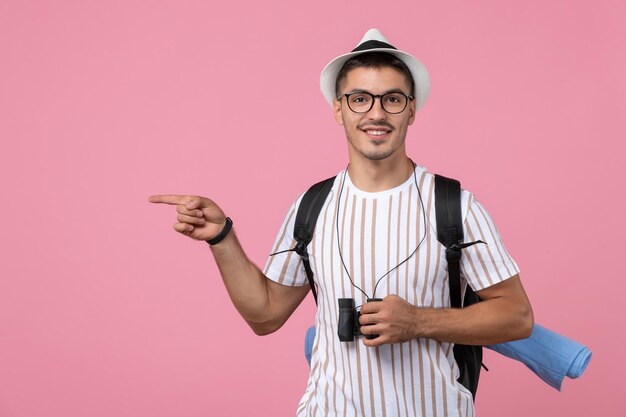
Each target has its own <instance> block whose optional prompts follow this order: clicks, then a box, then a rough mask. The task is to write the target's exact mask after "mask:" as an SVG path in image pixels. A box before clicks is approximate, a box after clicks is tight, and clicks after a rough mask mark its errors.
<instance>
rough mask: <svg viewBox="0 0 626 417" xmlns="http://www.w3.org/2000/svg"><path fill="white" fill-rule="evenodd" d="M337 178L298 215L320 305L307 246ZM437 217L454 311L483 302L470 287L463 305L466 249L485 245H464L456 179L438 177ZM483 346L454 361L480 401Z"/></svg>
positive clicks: (315, 192) (297, 233) (299, 240)
mask: <svg viewBox="0 0 626 417" xmlns="http://www.w3.org/2000/svg"><path fill="white" fill-rule="evenodd" d="M334 182H335V177H332V178H328V179H326V180H324V181H320V182H318V183H317V184H314V185H313V186H311V188H309V190H308V191H307V192H306V193H305V194H304V196H303V197H302V200H301V202H300V206H299V207H298V213H297V214H296V222H295V227H294V238H295V240H296V247H295V248H294V251H295V252H296V253H297V254H298V255H299V256H300V257H301V258H302V261H303V264H304V270H305V272H306V275H307V278H308V281H309V285H310V286H311V292H312V293H313V298H314V299H315V303H316V304H317V290H316V288H315V282H314V280H313V271H312V270H311V264H310V263H309V257H308V253H307V246H308V245H309V243H310V242H311V240H312V239H313V232H314V231H315V224H316V222H317V218H318V217H319V213H320V211H321V210H322V206H323V205H324V202H325V200H326V197H327V196H328V194H329V192H330V190H331V188H332V186H333V183H334ZM435 213H436V219H437V240H438V241H439V242H440V243H441V244H442V245H443V246H444V247H445V248H446V260H447V262H448V279H449V285H450V304H451V307H453V308H461V307H462V306H469V305H471V304H474V303H477V302H479V301H480V299H479V297H478V295H476V293H475V292H474V291H473V290H472V289H471V288H470V286H469V285H466V288H465V296H464V302H463V303H461V294H462V291H461V273H460V265H459V264H460V260H461V256H462V249H464V248H466V247H468V246H471V245H473V244H476V243H484V242H482V241H476V242H469V243H463V240H464V237H463V221H462V215H461V184H460V183H459V182H458V181H457V180H454V179H451V178H446V177H443V176H441V175H435ZM482 357H483V352H482V346H470V345H461V344H455V345H454V359H455V360H456V363H457V366H458V367H459V371H460V376H459V379H458V382H460V383H461V384H462V385H463V386H464V387H465V388H467V389H468V390H469V391H470V392H471V393H472V397H473V398H474V399H475V398H476V390H477V389H478V378H479V376H480V369H481V367H484V368H485V369H486V370H487V368H486V367H485V366H484V365H483V364H482Z"/></svg>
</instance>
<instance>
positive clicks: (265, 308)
mask: <svg viewBox="0 0 626 417" xmlns="http://www.w3.org/2000/svg"><path fill="white" fill-rule="evenodd" d="M149 201H150V202H152V203H164V204H171V205H176V211H177V212H178V217H177V223H175V224H174V230H176V231H177V232H179V233H181V234H184V235H185V236H189V237H191V238H192V239H196V240H209V239H212V238H214V237H215V236H217V235H218V234H219V233H220V231H221V230H222V229H223V227H224V225H225V224H226V216H225V215H224V212H223V211H222V210H221V209H220V208H219V206H218V205H217V204H215V203H214V202H213V201H211V200H209V199H208V198H205V197H198V196H180V195H154V196H151V197H150V199H149ZM211 250H212V252H213V256H214V257H215V261H216V262H217V266H218V268H219V270H220V274H221V275H222V279H223V281H224V285H225V286H226V290H227V291H228V294H229V295H230V298H231V300H232V302H233V304H234V306H235V308H236V309H237V311H239V313H240V314H241V316H242V317H243V318H244V320H246V322H247V323H248V324H249V325H250V327H251V328H252V330H254V332H255V333H256V334H268V333H271V332H274V331H276V330H278V329H279V328H280V327H281V326H282V325H283V324H284V323H285V321H287V319H288V318H289V316H291V314H292V313H293V311H294V310H295V309H296V307H298V305H299V304H300V303H301V302H302V300H303V299H304V297H305V296H306V294H307V292H308V290H309V286H308V285H305V286H302V287H289V286H284V285H280V284H277V283H275V282H274V281H272V280H270V279H269V278H267V277H266V276H265V275H264V274H263V272H262V271H261V270H260V269H259V268H258V267H257V266H256V265H255V264H254V263H252V262H251V261H250V260H249V259H248V257H247V256H246V253H245V252H244V250H243V248H242V247H241V245H240V244H239V241H238V239H237V236H236V235H235V232H234V230H233V231H231V232H230V233H229V234H228V236H227V237H226V238H225V239H224V240H222V241H221V242H220V243H218V244H216V245H213V246H211Z"/></svg>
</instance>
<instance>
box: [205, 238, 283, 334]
mask: <svg viewBox="0 0 626 417" xmlns="http://www.w3.org/2000/svg"><path fill="white" fill-rule="evenodd" d="M211 251H212V252H213V256H214V258H215V261H216V263H217V266H218V268H219V271H220V274H221V276H222V280H223V281H224V285H225V287H226V290H227V291H228V295H229V296H230V298H231V300H232V302H233V305H234V306H235V308H236V309H237V311H239V314H241V316H242V317H243V318H244V320H246V321H247V322H248V324H249V325H250V326H251V327H252V328H253V330H254V331H255V332H257V330H259V331H261V330H260V329H259V327H261V326H262V324H263V323H267V322H269V321H271V320H272V315H271V311H272V310H271V308H270V297H269V294H268V285H267V278H266V277H265V275H263V273H262V272H261V270H260V269H259V268H258V267H257V266H256V265H255V264H254V263H252V262H251V261H250V260H249V259H248V257H247V255H246V253H245V252H244V250H243V248H242V247H241V245H240V243H239V240H238V239H237V236H236V235H235V232H234V230H233V231H231V232H230V233H229V235H228V236H227V237H226V238H225V239H224V240H222V241H221V242H220V243H219V244H217V245H213V246H211Z"/></svg>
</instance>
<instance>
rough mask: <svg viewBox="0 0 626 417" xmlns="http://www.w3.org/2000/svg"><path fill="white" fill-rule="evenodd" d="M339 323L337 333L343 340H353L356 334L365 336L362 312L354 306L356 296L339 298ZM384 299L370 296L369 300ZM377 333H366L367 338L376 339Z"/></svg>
mask: <svg viewBox="0 0 626 417" xmlns="http://www.w3.org/2000/svg"><path fill="white" fill-rule="evenodd" d="M338 301H339V323H338V324H337V335H338V336H339V340H340V341H342V342H353V341H354V337H355V336H363V333H361V323H360V322H359V317H361V312H360V311H357V310H356V307H355V306H354V298H340V299H339V300H338ZM371 301H382V298H368V299H367V302H368V303H369V302H371ZM377 337H378V335H377V334H370V335H366V336H365V338H366V339H376V338H377Z"/></svg>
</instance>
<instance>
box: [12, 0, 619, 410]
mask: <svg viewBox="0 0 626 417" xmlns="http://www.w3.org/2000/svg"><path fill="white" fill-rule="evenodd" d="M370 27H378V28H380V29H381V30H382V31H383V33H384V34H385V35H386V36H387V37H388V38H389V40H390V41H391V42H392V43H394V44H396V45H398V46H399V47H401V48H402V49H405V50H408V51H410V52H412V53H414V54H415V55H416V56H418V57H419V58H420V59H421V60H422V61H423V62H424V63H425V64H426V66H427V68H428V69H429V71H430V74H431V77H432V86H433V87H432V93H431V98H430V100H429V101H428V102H427V103H426V106H425V107H424V109H423V110H422V111H420V112H419V114H418V118H417V120H416V123H415V124H414V126H413V128H412V129H411V130H410V132H409V137H408V148H409V153H410V155H411V156H412V158H413V159H414V160H415V161H416V162H418V163H420V164H422V165H425V166H427V167H428V168H429V169H430V170H431V171H433V172H438V173H442V174H447V175H449V176H454V177H457V178H460V179H462V182H463V184H464V185H465V186H466V187H467V188H469V189H471V190H472V191H474V192H475V193H476V194H477V196H478V198H479V200H480V201H481V202H482V203H483V204H484V205H485V206H486V207H487V208H488V209H489V211H490V212H491V214H492V216H493V217H494V219H495V221H496V223H497V224H498V227H499V230H500V232H501V234H502V236H503V238H504V240H505V242H506V244H507V247H508V249H509V251H510V252H511V253H512V254H513V255H514V257H515V259H516V260H517V262H518V263H519V265H520V266H521V268H522V278H523V281H524V284H525V286H526V289H527V291H528V293H529V296H530V297H531V301H532V303H533V307H534V311H535V317H536V319H537V321H539V322H540V323H542V324H544V325H547V326H549V327H551V328H553V329H555V330H558V331H559V332H561V333H563V334H565V335H568V336H570V337H572V338H574V339H576V340H579V341H580V342H583V343H585V344H586V345H588V346H589V347H590V348H591V349H592V350H593V353H594V356H593V359H592V361H591V364H590V366H589V368H588V369H587V372H586V374H585V375H584V377H583V378H582V379H580V380H575V381H571V380H567V381H566V382H565V384H564V389H563V391H562V392H561V393H558V392H557V391H555V390H553V389H552V388H549V387H548V386H547V385H545V384H544V383H542V382H541V381H539V380H538V379H537V378H536V377H534V376H533V375H532V374H531V373H530V372H529V371H528V370H527V369H526V368H524V367H523V366H522V365H520V364H519V363H516V362H512V361H510V360H505V359H502V358H501V357H498V356H497V355H495V354H493V353H489V354H488V355H487V358H486V363H487V364H488V365H489V366H490V369H491V372H489V373H487V374H484V375H483V378H482V381H481V386H480V390H479V394H478V400H477V408H478V414H479V416H503V415H506V416H510V417H516V416H524V417H527V416H551V415H568V416H587V415H598V416H603V417H614V416H615V417H616V416H623V415H624V412H625V411H626V400H625V397H624V395H623V388H622V387H623V379H624V373H625V372H624V371H625V369H626V366H624V359H623V357H624V355H623V351H624V345H625V342H626V340H625V337H624V333H625V331H626V326H624V308H623V307H622V305H621V303H622V300H623V299H624V293H625V291H626V285H625V284H624V278H623V277H622V276H621V274H622V273H623V272H622V271H623V270H624V263H623V260H624V258H625V257H626V255H625V254H624V248H623V242H624V232H625V231H626V227H625V226H626V220H625V217H626V215H625V214H624V213H625V211H626V204H625V202H624V197H623V190H624V186H623V182H624V179H625V175H624V172H625V170H624V168H623V165H624V156H623V155H624V140H625V133H626V129H625V128H624V123H623V115H624V113H626V104H625V97H626V77H624V74H626V48H625V47H624V40H625V39H626V3H625V2H623V1H599V2H593V3H592V2H586V1H580V0H578V1H571V0H568V1H546V2H539V1H530V2H518V1H480V2H464V1H441V2H432V1H431V2H426V1H415V0H411V1H399V2H394V3H389V4H388V5H385V6H383V5H382V4H381V3H380V2H378V1H371V0H362V1H358V2H357V1H346V0H344V1H337V0H335V1H328V0H324V1H315V2H287V1H284V2H278V1H264V2H253V1H250V2H245V3H244V2H239V1H229V2H203V1H176V2H175V1H143V2H142V1H135V0H133V1H106V2H105V1H56V2H43V1H40V2H35V1H17V0H0V140H1V142H0V155H1V158H2V163H1V164H0V181H1V183H0V187H1V195H2V197H1V198H2V201H1V205H0V215H1V219H2V221H3V225H2V232H1V237H0V239H1V241H0V242H1V244H2V248H1V249H2V251H1V255H0V416H2V417H25V416H37V417H48V416H64V417H74V416H91V417H99V416H118V417H122V416H150V417H160V416H209V415H219V416H244V415H260V416H288V415H294V413H295V408H296V405H297V402H298V401H299V398H300V396H301V394H302V393H303V390H304V387H305V382H306V377H307V372H308V367H307V365H306V362H305V360H304V357H303V353H302V343H303V336H304V331H305V328H306V327H307V326H308V325H309V324H311V323H312V320H313V314H314V306H313V302H312V300H311V299H307V300H306V302H305V303H304V304H303V305H302V307H301V308H300V309H299V310H298V311H297V312H296V313H295V314H294V316H293V317H292V319H291V320H290V321H289V322H288V324H287V325H286V326H285V327H284V328H283V329H281V330H280V331H279V332H278V333H276V334H273V335H270V336H267V337H263V338H260V337H257V336H254V335H253V333H252V332H251V331H250V330H249V329H248V328H247V326H246V325H245V324H244V323H243V321H242V320H241V319H240V318H239V316H238V315H237V313H236V311H235V310H234V308H233V307H232V306H231V304H230V301H229V299H228V297H227V294H226V292H225V290H224V288H223V285H222V283H221V279H220V277H219V274H218V273H217V269H216V267H215V265H214V263H213V260H212V257H211V254H210V251H209V248H208V247H207V245H206V244H204V243H201V242H194V241H191V240H189V239H187V238H185V237H183V236H181V235H178V234H177V233H175V232H174V231H173V230H172V229H171V224H172V223H174V218H175V216H174V211H173V209H172V208H170V207H163V206H154V205H150V204H149V203H148V202H147V197H148V196H149V195H150V194H155V193H181V194H182V193H193V194H200V195H207V196H211V197H213V198H214V199H216V200H217V201H218V202H219V203H220V204H221V205H222V206H223V208H224V209H225V211H226V212H227V213H228V214H229V215H230V216H231V217H232V218H233V219H234V221H235V227H236V229H237V232H238V234H239V237H240V239H241V240H242V242H243V244H244V245H245V247H246V249H247V252H248V254H249V256H250V257H251V258H252V259H253V260H255V261H256V262H257V263H258V264H261V265H262V264H263V263H264V262H265V258H266V255H267V254H268V253H269V250H270V247H271V244H272V242H273V240H274V236H275V233H276V230H277V228H278V226H279V224H280V222H281V221H282V217H283V215H284V213H285V211H286V210H287V208H288V206H289V204H291V202H292V201H293V199H294V198H295V197H296V196H297V195H298V193H300V192H301V191H303V190H304V189H305V188H306V187H307V186H308V185H309V184H311V183H313V182H314V181H316V180H319V179H322V178H326V177H327V176H330V175H333V174H335V173H336V172H338V171H339V170H341V169H342V168H343V167H344V166H345V165H346V162H347V154H346V146H345V137H344V135H343V131H342V129H341V128H339V127H338V126H336V125H335V123H334V121H333V119H332V117H331V113H330V110H329V108H328V105H327V104H326V103H325V101H324V99H323V97H322V95H321V94H320V92H319V88H318V77H319V73H320V71H321V69H322V67H323V66H324V65H325V64H326V63H327V62H328V61H329V60H330V59H332V58H333V57H334V56H336V55H339V54H341V53H344V52H346V51H347V50H349V49H351V48H352V47H354V46H355V44H356V43H357V41H358V40H359V39H360V37H361V36H362V34H363V33H364V32H365V30H366V29H368V28H370ZM620 119H621V120H620Z"/></svg>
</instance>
